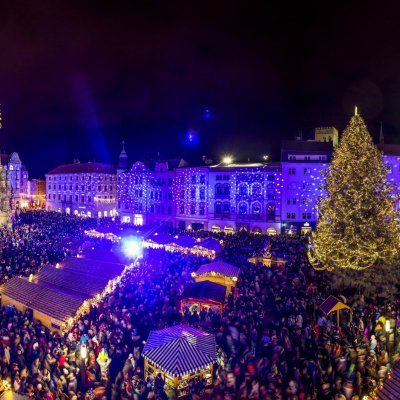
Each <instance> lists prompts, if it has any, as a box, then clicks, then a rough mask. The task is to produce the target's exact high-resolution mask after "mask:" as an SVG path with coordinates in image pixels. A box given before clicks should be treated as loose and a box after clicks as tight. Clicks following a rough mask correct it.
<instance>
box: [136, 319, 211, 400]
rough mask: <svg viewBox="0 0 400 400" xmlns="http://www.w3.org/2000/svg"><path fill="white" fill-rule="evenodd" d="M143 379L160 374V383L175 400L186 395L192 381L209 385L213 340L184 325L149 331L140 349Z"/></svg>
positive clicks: (209, 336) (207, 334)
mask: <svg viewBox="0 0 400 400" xmlns="http://www.w3.org/2000/svg"><path fill="white" fill-rule="evenodd" d="M142 356H143V358H144V374H145V375H144V377H145V379H147V377H149V376H152V377H153V378H155V377H156V376H157V374H158V373H161V376H162V378H163V379H164V382H165V383H166V384H167V385H169V386H170V387H172V388H173V389H174V390H175V391H176V394H177V397H178V398H179V397H184V396H186V395H188V394H189V383H190V381H191V380H193V379H195V378H202V379H205V381H206V385H211V384H212V383H213V366H214V363H215V362H216V361H217V350H216V342H215V336H214V335H212V334H210V333H206V332H203V331H201V330H199V329H195V328H192V327H190V326H187V325H176V326H171V327H169V328H165V329H161V330H156V331H151V332H150V335H149V337H148V339H147V341H146V344H145V346H144V349H143V352H142Z"/></svg>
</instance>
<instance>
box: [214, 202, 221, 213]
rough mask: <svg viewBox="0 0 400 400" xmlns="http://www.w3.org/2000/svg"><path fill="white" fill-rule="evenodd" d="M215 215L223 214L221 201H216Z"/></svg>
mask: <svg viewBox="0 0 400 400" xmlns="http://www.w3.org/2000/svg"><path fill="white" fill-rule="evenodd" d="M214 210H215V214H222V203H221V202H220V201H216V202H215V204H214Z"/></svg>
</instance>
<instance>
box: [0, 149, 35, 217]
mask: <svg viewBox="0 0 400 400" xmlns="http://www.w3.org/2000/svg"><path fill="white" fill-rule="evenodd" d="M1 164H2V166H3V171H4V172H3V173H7V174H8V180H9V190H10V193H9V195H10V208H11V210H15V209H17V208H20V207H27V206H28V202H29V188H28V171H27V169H26V166H25V165H24V164H22V161H21V159H20V158H19V155H18V153H15V152H14V153H11V154H10V155H9V154H2V155H1Z"/></svg>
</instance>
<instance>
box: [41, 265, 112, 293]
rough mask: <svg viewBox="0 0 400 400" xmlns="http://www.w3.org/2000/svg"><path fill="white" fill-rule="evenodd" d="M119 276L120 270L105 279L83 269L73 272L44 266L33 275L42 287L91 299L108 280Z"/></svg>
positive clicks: (100, 290)
mask: <svg viewBox="0 0 400 400" xmlns="http://www.w3.org/2000/svg"><path fill="white" fill-rule="evenodd" d="M119 274H120V270H119V269H117V270H116V271H114V274H113V276H110V277H108V278H107V277H104V276H102V275H100V274H94V275H92V274H88V273H87V271H86V270H85V269H84V268H82V270H77V271H74V270H68V269H64V268H54V267H51V266H46V267H43V268H42V269H41V270H40V272H39V273H38V274H37V275H35V281H36V279H37V280H38V281H39V283H40V284H41V285H42V286H46V284H47V285H51V286H57V288H59V289H61V290H64V291H66V292H69V293H70V292H72V293H79V294H81V295H84V296H86V297H89V298H91V297H94V296H95V295H96V294H100V293H101V292H102V291H103V290H104V288H105V287H106V286H107V284H108V282H109V280H110V279H112V278H113V277H115V276H118V275H119ZM50 288H51V287H50Z"/></svg>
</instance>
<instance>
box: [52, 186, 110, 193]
mask: <svg viewBox="0 0 400 400" xmlns="http://www.w3.org/2000/svg"><path fill="white" fill-rule="evenodd" d="M108 187H109V190H110V191H111V192H112V191H113V190H116V187H115V186H113V185H110V186H108ZM48 188H49V190H51V185H49V186H48ZM56 188H57V185H53V190H56ZM95 188H96V186H95V185H93V190H95ZM58 190H67V185H64V186H62V185H58ZM69 190H73V185H69ZM75 190H79V185H75ZM80 190H82V192H84V191H88V190H89V191H90V190H92V185H87V186H86V187H85V185H81V186H80ZM97 191H98V192H101V191H104V192H106V191H107V185H98V186H97Z"/></svg>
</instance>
